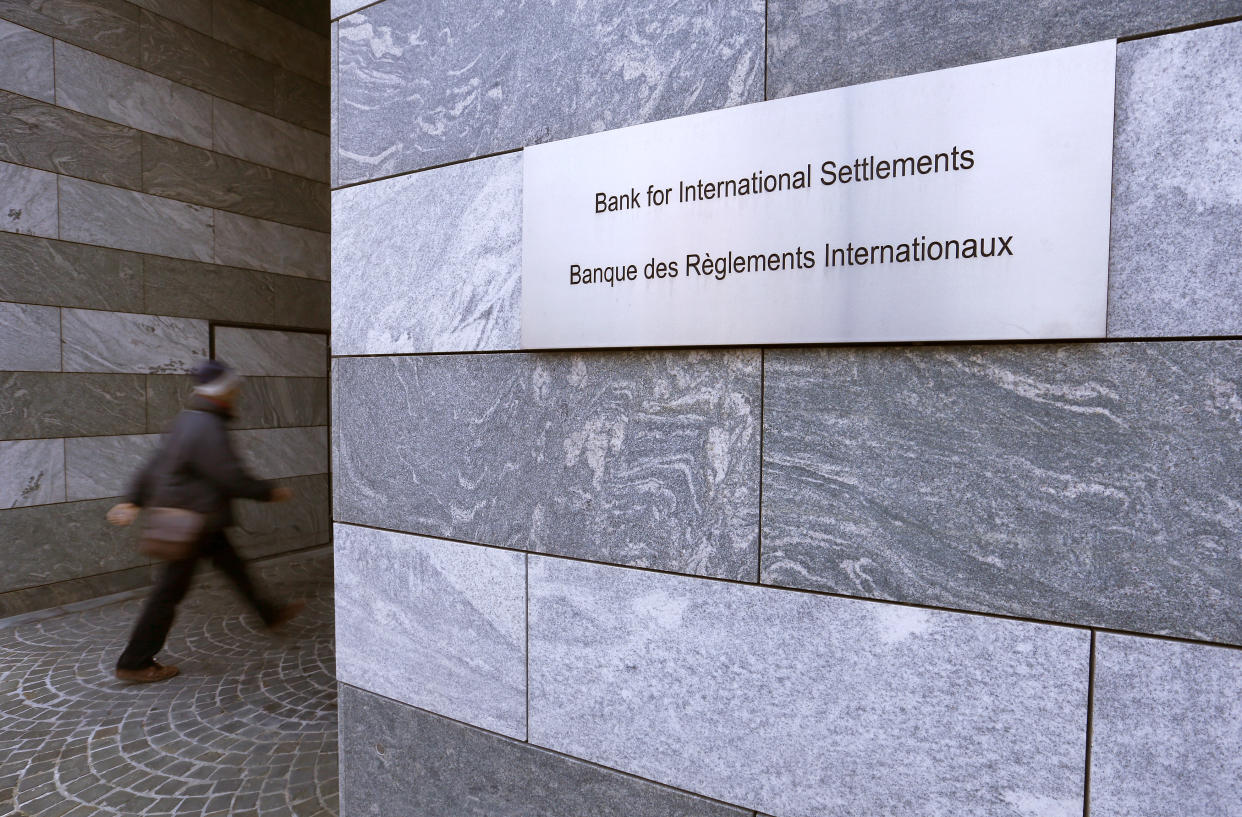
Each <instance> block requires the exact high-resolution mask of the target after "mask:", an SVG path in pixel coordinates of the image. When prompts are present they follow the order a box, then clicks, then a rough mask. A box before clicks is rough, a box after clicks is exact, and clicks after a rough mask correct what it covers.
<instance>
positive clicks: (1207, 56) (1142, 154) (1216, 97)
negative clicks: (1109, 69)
mask: <svg viewBox="0 0 1242 817" xmlns="http://www.w3.org/2000/svg"><path fill="white" fill-rule="evenodd" d="M1237 5H1238V7H1239V8H1238V10H1239V11H1240V12H1242V3H1239V4H1237ZM1117 62H1118V65H1117V127H1116V130H1117V135H1116V147H1115V149H1114V159H1113V191H1114V193H1113V229H1112V246H1111V252H1110V258H1109V277H1108V284H1109V294H1108V334H1109V335H1110V336H1113V337H1143V336H1147V337H1159V336H1169V335H1172V336H1179V335H1181V336H1184V335H1238V334H1242V311H1240V310H1239V309H1238V304H1239V303H1242V265H1239V264H1238V258H1239V256H1242V229H1240V228H1239V226H1238V225H1239V224H1242V193H1239V190H1242V142H1240V141H1239V140H1238V138H1237V134H1238V133H1240V132H1242V23H1234V24H1232V25H1223V26H1213V27H1211V28H1203V29H1198V30H1195V31H1187V32H1184V33H1181V34H1170V35H1167V36H1164V37H1153V38H1151V39H1146V40H1137V41H1135V42H1129V43H1122V44H1121V45H1120V46H1118V50H1117ZM1171 156H1186V157H1193V159H1188V160H1187V161H1175V162H1171V163H1170V162H1169V161H1168V157H1171Z"/></svg>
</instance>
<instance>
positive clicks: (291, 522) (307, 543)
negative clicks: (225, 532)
mask: <svg viewBox="0 0 1242 817" xmlns="http://www.w3.org/2000/svg"><path fill="white" fill-rule="evenodd" d="M280 484H281V485H284V486H286V487H288V488H290V489H291V490H292V491H293V499H291V500H289V501H288V502H238V503H236V505H235V513H236V520H235V521H236V522H237V527H235V528H233V529H231V530H230V531H229V539H230V540H231V541H232V542H233V544H234V545H236V546H237V548H238V550H239V551H240V552H241V554H242V555H243V556H244V557H246V558H248V559H253V558H256V557H258V556H269V555H271V554H273V553H286V552H288V551H291V550H302V549H304V548H308V547H313V546H315V545H322V544H325V543H327V542H328V541H329V540H330V539H331V538H332V522H331V519H330V518H329V517H330V514H329V512H328V508H329V506H330V504H331V494H332V486H331V485H330V484H329V478H328V475H327V474H315V475H313V476H305V477H292V478H289V479H282V480H280Z"/></svg>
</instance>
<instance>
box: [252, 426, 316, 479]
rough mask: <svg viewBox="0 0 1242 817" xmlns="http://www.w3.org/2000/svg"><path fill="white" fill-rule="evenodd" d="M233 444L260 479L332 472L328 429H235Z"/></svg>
mask: <svg viewBox="0 0 1242 817" xmlns="http://www.w3.org/2000/svg"><path fill="white" fill-rule="evenodd" d="M232 438H233V447H234V448H235V449H236V451H237V454H238V456H239V457H241V458H242V460H243V462H246V463H248V464H249V466H250V468H251V469H252V471H253V472H254V475H255V476H256V477H258V478H259V479H283V478H285V477H301V476H306V475H308V474H326V473H328V428H327V426H314V427H311V428H260V429H250V430H244V431H234V432H232Z"/></svg>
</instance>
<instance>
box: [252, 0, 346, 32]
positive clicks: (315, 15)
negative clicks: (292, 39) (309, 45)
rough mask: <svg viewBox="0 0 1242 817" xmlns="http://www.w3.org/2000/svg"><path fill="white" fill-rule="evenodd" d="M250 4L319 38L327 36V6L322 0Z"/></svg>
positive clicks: (254, 0)
mask: <svg viewBox="0 0 1242 817" xmlns="http://www.w3.org/2000/svg"><path fill="white" fill-rule="evenodd" d="M251 2H252V3H257V4H259V5H260V6H263V8H265V9H267V10H268V11H274V12H276V13H277V14H279V15H281V16H283V17H287V18H288V19H290V20H292V21H293V22H295V23H297V24H298V25H300V26H302V27H303V28H306V29H310V30H311V31H313V32H315V33H316V34H319V35H320V36H323V37H326V36H328V16H329V15H328V5H327V3H326V2H324V0H251Z"/></svg>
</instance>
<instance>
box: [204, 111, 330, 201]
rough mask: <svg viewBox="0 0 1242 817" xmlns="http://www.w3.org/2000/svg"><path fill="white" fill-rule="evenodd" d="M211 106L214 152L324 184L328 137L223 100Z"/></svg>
mask: <svg viewBox="0 0 1242 817" xmlns="http://www.w3.org/2000/svg"><path fill="white" fill-rule="evenodd" d="M213 105H214V107H215V149H216V150H218V151H220V152H221V153H227V154H229V155H230V156H236V157H237V158H239V159H245V160H247V161H250V162H257V163H258V164H261V165H267V166H268V167H274V168H276V169H278V170H284V171H286V172H288V173H293V174H294V175H297V176H303V177H305V178H308V179H312V180H314V181H317V182H324V183H327V181H328V137H327V136H325V135H324V134H322V133H315V132H314V131H311V130H307V129H306V128H302V127H299V126H297V125H293V124H290V123H288V122H284V121H282V120H280V119H277V118H275V117H273V116H268V115H267V114H264V113H259V112H258V111H252V110H250V109H249V108H243V107H241V106H240V105H234V104H233V103H232V102H227V101H225V100H222V99H216V100H214V102H213Z"/></svg>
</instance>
